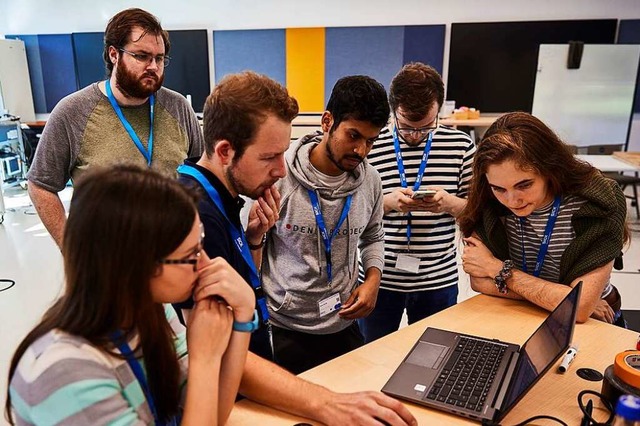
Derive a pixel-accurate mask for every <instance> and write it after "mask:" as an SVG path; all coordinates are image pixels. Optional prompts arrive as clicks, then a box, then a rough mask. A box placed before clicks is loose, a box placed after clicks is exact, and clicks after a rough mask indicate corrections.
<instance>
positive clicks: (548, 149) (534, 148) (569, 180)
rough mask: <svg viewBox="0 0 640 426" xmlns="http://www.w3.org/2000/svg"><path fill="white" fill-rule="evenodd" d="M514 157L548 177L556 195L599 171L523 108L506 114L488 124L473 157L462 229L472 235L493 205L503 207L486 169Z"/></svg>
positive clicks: (583, 183)
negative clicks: (485, 211)
mask: <svg viewBox="0 0 640 426" xmlns="http://www.w3.org/2000/svg"><path fill="white" fill-rule="evenodd" d="M507 160H512V161H514V162H515V163H516V164H517V165H518V166H520V167H521V168H522V169H523V170H529V171H533V172H535V173H537V174H539V175H540V176H542V177H544V178H546V179H547V180H548V185H549V188H550V189H551V191H552V193H553V194H554V195H557V194H571V193H572V192H575V191H576V190H578V189H579V188H581V187H582V186H584V185H585V183H586V182H588V181H589V180H590V179H591V178H592V177H593V176H594V175H596V174H598V173H599V171H598V170H597V169H595V168H594V167H593V166H591V165H590V164H588V163H586V162H583V161H580V160H578V159H577V158H576V157H575V156H574V155H573V153H572V152H571V150H570V149H569V146H568V145H566V144H564V143H563V142H562V141H561V140H560V138H559V137H558V136H557V135H556V134H555V133H554V132H553V130H551V129H550V128H549V127H547V126H546V125H545V124H544V123H543V122H542V121H540V120H539V119H537V118H536V117H534V116H532V115H531V114H527V113H524V112H513V113H509V114H505V115H503V116H502V117H500V118H499V119H498V120H496V121H495V123H493V124H492V125H491V127H489V129H488V130H487V132H486V133H485V134H484V137H483V138H482V140H481V141H480V143H479V144H478V149H477V151H476V154H475V156H474V159H473V178H472V180H471V185H470V188H469V198H468V201H467V206H466V207H465V209H464V210H463V212H462V214H461V215H460V217H459V218H458V223H459V225H460V230H461V231H462V233H463V234H464V235H465V236H470V235H471V234H472V233H473V231H474V229H475V227H476V225H477V223H478V222H479V221H480V218H481V216H482V211H483V210H484V209H485V208H488V207H489V206H490V205H493V206H496V207H497V208H498V209H503V207H501V204H500V202H499V201H497V200H496V199H495V197H494V196H493V193H492V192H491V188H490V187H489V184H488V182H487V177H486V173H487V169H488V168H489V166H491V165H494V164H500V163H502V162H504V161H507Z"/></svg>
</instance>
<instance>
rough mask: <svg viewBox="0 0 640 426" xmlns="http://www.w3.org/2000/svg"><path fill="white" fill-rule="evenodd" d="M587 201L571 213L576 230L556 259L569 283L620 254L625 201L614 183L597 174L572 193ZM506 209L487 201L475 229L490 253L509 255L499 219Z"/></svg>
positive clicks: (502, 255)
mask: <svg viewBox="0 0 640 426" xmlns="http://www.w3.org/2000/svg"><path fill="white" fill-rule="evenodd" d="M575 194H576V195H578V196H579V197H582V198H583V199H586V200H587V202H586V203H585V204H584V205H583V206H582V207H581V208H580V210H578V211H577V212H576V213H574V215H573V217H572V218H571V224H572V225H573V229H574V231H575V233H576V237H575V239H574V240H573V241H572V242H571V243H570V244H569V246H568V247H567V249H566V250H565V252H564V253H563V254H562V258H561V259H560V279H559V282H561V283H563V284H570V283H571V282H573V281H574V280H575V279H576V278H578V277H580V276H582V275H584V274H586V273H588V272H590V271H593V270H594V269H596V268H598V267H600V266H603V265H606V264H607V263H609V262H611V261H612V260H614V259H615V258H617V257H619V256H622V246H623V244H624V227H625V220H626V216H627V202H626V200H625V197H624V194H623V192H622V190H621V189H620V187H619V186H618V184H617V183H616V182H615V181H613V180H611V179H609V178H606V177H604V176H602V175H600V174H598V175H597V176H596V177H595V178H593V179H592V180H591V181H590V182H586V183H585V187H583V188H582V189H581V190H579V191H576V192H575ZM509 213H510V212H509V210H507V209H506V207H504V206H503V205H502V204H500V203H499V202H498V201H497V200H495V199H493V200H491V203H490V205H489V206H488V208H486V209H485V210H484V211H483V213H482V217H481V219H480V221H479V222H478V224H477V225H476V229H475V232H476V233H477V234H478V236H479V237H480V239H481V240H482V241H483V242H484V243H485V245H486V246H487V247H488V248H489V250H491V253H493V255H494V256H495V257H496V258H498V259H500V260H506V259H508V258H509V243H508V240H507V232H506V229H505V226H504V224H503V222H502V220H501V216H506V215H508V214H509Z"/></svg>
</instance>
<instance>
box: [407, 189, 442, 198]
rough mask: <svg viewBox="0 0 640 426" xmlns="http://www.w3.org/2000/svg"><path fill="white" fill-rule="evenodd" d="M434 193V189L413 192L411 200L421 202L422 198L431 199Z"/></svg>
mask: <svg viewBox="0 0 640 426" xmlns="http://www.w3.org/2000/svg"><path fill="white" fill-rule="evenodd" d="M436 192H438V191H436V190H435V189H426V190H424V191H415V192H414V193H413V195H412V196H411V198H413V199H414V200H422V199H423V198H429V197H433V196H434V195H436Z"/></svg>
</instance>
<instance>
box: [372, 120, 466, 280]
mask: <svg viewBox="0 0 640 426" xmlns="http://www.w3.org/2000/svg"><path fill="white" fill-rule="evenodd" d="M425 144H426V142H423V143H422V144H420V145H418V146H415V147H411V146H408V145H407V144H405V143H404V142H403V141H402V140H400V149H401V150H402V159H403V163H404V167H405V171H406V176H407V185H408V186H409V187H410V188H413V185H414V183H415V181H416V177H417V175H418V169H419V167H420V162H421V160H422V154H423V152H424V147H425ZM474 153H475V145H474V143H473V142H472V141H471V139H470V138H469V136H468V135H467V134H466V133H463V132H461V131H459V130H455V129H452V128H450V127H446V126H440V127H438V129H437V131H436V132H435V133H434V135H433V141H432V144H431V151H430V153H429V158H428V159H427V167H426V169H425V173H424V176H423V177H422V184H421V187H420V189H425V188H426V187H428V186H439V187H442V188H444V189H445V190H446V191H447V192H449V193H450V194H454V195H456V196H458V197H463V198H466V196H467V189H468V186H469V181H470V180H471V166H472V162H473V154H474ZM367 160H368V161H369V163H370V164H371V165H372V166H373V167H374V168H375V169H376V170H377V171H378V173H379V174H380V178H381V179H382V191H383V193H384V194H388V193H390V192H392V191H393V190H395V189H397V188H401V184H400V175H399V173H398V164H397V163H396V156H395V149H394V147H393V134H392V131H391V128H385V129H383V130H382V131H381V132H380V136H379V138H378V140H377V141H376V142H375V143H374V145H373V149H372V150H371V152H370V153H369V156H368V157H367ZM383 223H384V230H385V246H384V258H385V265H384V271H383V273H382V280H381V284H380V288H383V289H386V290H395V291H403V292H410V291H422V290H435V289H439V288H444V287H448V286H452V285H457V283H458V269H457V265H456V244H455V232H456V228H455V219H454V218H453V217H452V216H451V215H449V214H446V213H442V214H435V213H429V212H412V219H411V246H410V248H411V255H412V256H414V257H417V258H419V259H420V268H419V271H418V273H416V274H414V273H411V272H407V271H403V270H400V269H397V268H396V267H395V266H396V261H397V258H398V253H405V252H406V250H407V215H406V214H405V213H401V212H390V213H388V214H386V215H385V216H384V221H383ZM360 279H361V280H363V279H364V274H363V271H362V268H360Z"/></svg>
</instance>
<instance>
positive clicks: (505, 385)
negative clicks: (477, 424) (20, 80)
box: [491, 352, 520, 411]
mask: <svg viewBox="0 0 640 426" xmlns="http://www.w3.org/2000/svg"><path fill="white" fill-rule="evenodd" d="M519 358H520V353H519V352H512V354H511V359H510V360H509V365H508V366H507V370H506V371H505V373H504V376H502V382H501V383H500V392H498V393H497V394H496V398H495V400H494V401H493V404H491V406H492V407H494V408H495V409H496V410H498V411H502V408H503V407H502V404H503V402H504V398H505V397H506V395H507V391H508V390H509V388H510V387H511V386H510V383H511V378H512V377H513V372H514V371H515V369H516V366H517V365H518V359H519ZM505 379H506V380H505Z"/></svg>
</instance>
